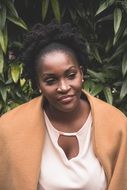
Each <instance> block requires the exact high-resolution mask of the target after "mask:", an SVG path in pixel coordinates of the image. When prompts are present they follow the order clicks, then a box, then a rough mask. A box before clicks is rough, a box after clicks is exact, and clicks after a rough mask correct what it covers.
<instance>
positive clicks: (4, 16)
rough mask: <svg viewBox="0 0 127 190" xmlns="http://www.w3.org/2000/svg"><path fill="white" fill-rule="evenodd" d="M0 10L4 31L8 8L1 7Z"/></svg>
mask: <svg viewBox="0 0 127 190" xmlns="http://www.w3.org/2000/svg"><path fill="white" fill-rule="evenodd" d="M1 6H2V7H1V9H0V29H1V30H3V28H4V26H5V23H6V7H5V6H4V5H1Z"/></svg>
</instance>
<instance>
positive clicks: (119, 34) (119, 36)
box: [113, 22, 126, 45]
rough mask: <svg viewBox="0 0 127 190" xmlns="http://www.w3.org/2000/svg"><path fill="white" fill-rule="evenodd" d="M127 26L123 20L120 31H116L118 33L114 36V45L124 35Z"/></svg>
mask: <svg viewBox="0 0 127 190" xmlns="http://www.w3.org/2000/svg"><path fill="white" fill-rule="evenodd" d="M125 27H126V24H125V22H123V23H122V22H121V24H120V28H119V30H118V32H117V33H116V35H115V36H114V40H113V45H115V44H116V42H118V40H119V39H120V38H121V37H124V34H123V33H124V31H125Z"/></svg>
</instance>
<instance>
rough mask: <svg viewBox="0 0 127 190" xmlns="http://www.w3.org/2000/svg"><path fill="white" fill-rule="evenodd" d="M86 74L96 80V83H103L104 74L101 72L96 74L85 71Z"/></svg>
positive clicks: (88, 70)
mask: <svg viewBox="0 0 127 190" xmlns="http://www.w3.org/2000/svg"><path fill="white" fill-rule="evenodd" d="M87 72H88V74H89V75H90V76H91V77H93V78H95V79H97V80H98V81H100V82H102V83H104V82H105V78H104V74H103V73H101V72H98V73H97V72H95V71H92V70H90V69H87Z"/></svg>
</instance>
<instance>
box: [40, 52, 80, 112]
mask: <svg viewBox="0 0 127 190" xmlns="http://www.w3.org/2000/svg"><path fill="white" fill-rule="evenodd" d="M37 73H38V82H39V87H40V89H41V91H42V94H43V95H44V96H45V97H46V99H47V100H48V102H49V105H50V106H51V107H52V108H53V109H57V110H59V111H62V112H70V111H74V109H75V108H76V107H77V106H78V105H79V102H80V95H81V89H82V79H83V74H82V69H81V67H80V66H79V65H78V63H77V61H76V59H75V58H74V56H73V55H71V54H67V53H65V52H62V51H53V52H50V53H47V54H46V55H43V56H42V57H40V60H39V63H38V68H37Z"/></svg>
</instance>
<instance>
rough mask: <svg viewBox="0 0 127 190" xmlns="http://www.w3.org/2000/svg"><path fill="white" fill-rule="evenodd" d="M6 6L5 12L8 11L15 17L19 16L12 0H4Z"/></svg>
mask: <svg viewBox="0 0 127 190" xmlns="http://www.w3.org/2000/svg"><path fill="white" fill-rule="evenodd" d="M6 6H7V12H8V13H9V15H14V16H15V17H17V18H18V17H19V16H18V13H17V11H16V9H15V7H14V3H13V2H12V1H10V0H6Z"/></svg>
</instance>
